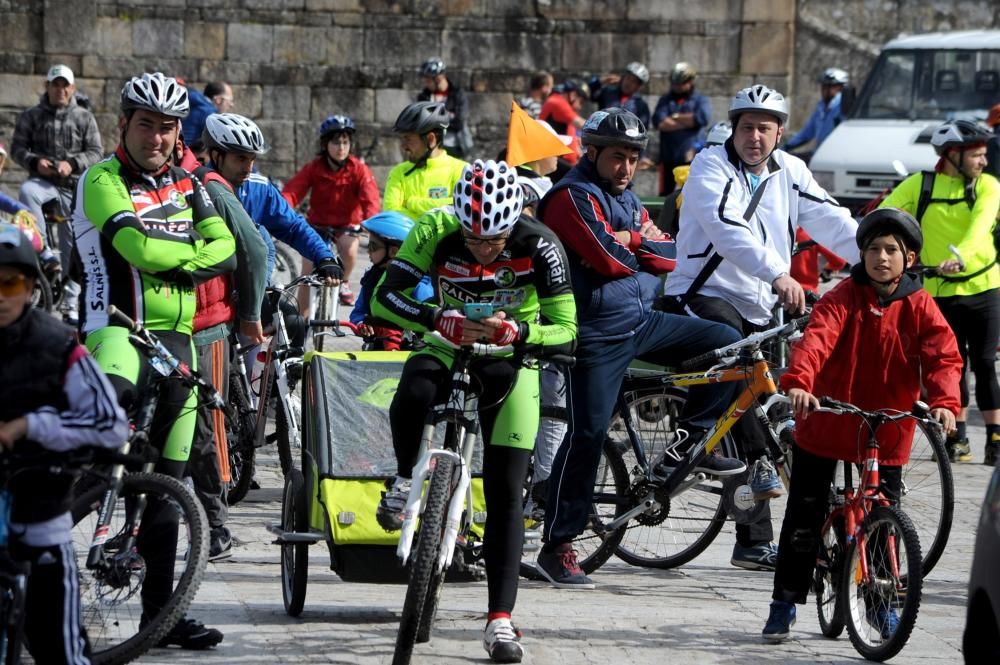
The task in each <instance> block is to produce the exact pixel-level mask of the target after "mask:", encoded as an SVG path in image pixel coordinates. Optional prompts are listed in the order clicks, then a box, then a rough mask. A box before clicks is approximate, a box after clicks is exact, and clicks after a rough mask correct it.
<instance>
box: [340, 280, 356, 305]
mask: <svg viewBox="0 0 1000 665" xmlns="http://www.w3.org/2000/svg"><path fill="white" fill-rule="evenodd" d="M340 304H341V305H344V306H345V307H353V306H354V292H353V291H351V287H350V286H349V285H348V284H347V282H343V283H341V285H340Z"/></svg>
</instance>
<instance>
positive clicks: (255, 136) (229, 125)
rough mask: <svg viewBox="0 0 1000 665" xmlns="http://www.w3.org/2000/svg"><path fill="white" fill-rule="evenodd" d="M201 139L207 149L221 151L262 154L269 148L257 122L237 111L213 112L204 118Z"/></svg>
mask: <svg viewBox="0 0 1000 665" xmlns="http://www.w3.org/2000/svg"><path fill="white" fill-rule="evenodd" d="M201 140H202V141H204V142H205V145H206V146H207V147H208V148H209V149H216V150H222V151H223V152H247V153H251V154H254V155H263V154H265V153H266V152H267V151H268V150H270V149H271V146H269V145H267V143H266V142H265V141H264V135H263V134H262V133H261V131H260V127H258V126H257V123H255V122H254V121H253V120H251V119H250V118H247V117H244V116H242V115H239V114H237V113H213V114H212V115H210V116H208V117H207V118H205V131H204V133H203V134H202V138H201Z"/></svg>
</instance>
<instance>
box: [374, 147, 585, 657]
mask: <svg viewBox="0 0 1000 665" xmlns="http://www.w3.org/2000/svg"><path fill="white" fill-rule="evenodd" d="M522 196H523V195H522V191H521V187H520V185H518V183H517V176H516V173H515V171H514V169H513V168H511V167H509V166H507V164H506V163H504V162H493V161H487V162H483V161H481V160H477V161H476V162H475V163H474V164H472V165H470V166H467V167H466V168H465V170H464V172H463V174H462V178H461V180H460V181H459V183H458V184H457V185H456V186H455V190H454V207H452V206H447V207H441V208H437V209H435V210H432V211H431V212H429V213H427V214H425V215H423V216H422V217H420V218H419V219H418V220H417V223H416V226H414V228H413V230H412V231H411V232H410V233H409V235H407V237H406V240H405V241H404V242H403V246H402V248H401V249H400V250H399V253H398V254H397V255H396V257H395V258H394V259H393V260H392V262H391V263H390V264H389V267H388V268H387V270H386V273H385V276H384V277H383V278H382V281H381V282H380V283H379V285H378V286H377V287H376V291H375V297H374V299H373V300H372V314H374V315H375V316H376V317H379V318H381V319H385V320H387V321H390V322H392V323H393V324H396V325H399V326H401V327H403V328H406V329H410V330H414V331H418V332H427V331H435V330H436V331H437V332H439V333H440V334H441V335H442V336H443V337H444V338H446V339H447V340H448V341H449V342H451V343H452V344H453V345H455V346H464V345H469V344H472V343H473V342H490V343H492V344H499V345H507V344H512V345H513V346H514V347H515V348H521V349H525V348H526V349H534V350H541V349H543V348H544V350H546V351H548V352H552V353H563V354H569V353H572V352H573V349H574V346H575V340H576V307H575V305H574V300H573V292H572V288H571V286H570V282H569V267H568V265H567V262H566V254H565V252H564V251H563V248H562V245H560V244H559V241H558V240H557V239H556V237H555V236H554V235H553V234H552V232H551V231H549V230H548V229H547V228H545V227H544V226H542V225H541V224H539V223H538V222H536V221H534V220H533V219H531V218H528V217H522V216H521V207H522ZM424 275H431V276H432V278H433V280H434V289H435V297H434V298H433V299H432V300H431V301H428V302H418V301H417V300H415V299H414V298H413V297H412V295H411V289H413V288H414V287H416V286H417V284H418V283H419V282H420V280H421V279H422V278H423V276H424ZM469 303H483V304H488V306H491V310H492V312H493V314H491V315H489V316H486V317H485V318H482V319H479V320H475V319H473V318H469V317H467V316H466V315H465V313H464V306H465V305H466V304H469ZM425 341H427V343H428V344H427V347H426V348H425V349H424V350H422V351H420V352H417V353H415V354H412V355H411V356H410V357H409V359H408V360H407V361H406V364H405V365H404V367H403V373H402V376H401V377H400V380H399V387H398V389H397V391H396V395H395V397H394V398H393V401H392V406H391V407H390V410H389V417H390V421H391V425H392V439H393V447H394V449H395V451H396V462H397V466H398V468H397V472H396V473H397V478H396V479H395V481H394V482H393V484H392V486H391V487H390V488H389V489H388V491H387V492H386V493H385V494H384V496H383V499H382V502H381V503H380V504H379V507H378V511H377V513H376V517H377V519H378V522H379V524H381V525H382V526H383V528H385V529H386V530H390V531H391V530H395V529H399V528H400V525H401V524H402V521H403V518H402V511H403V508H404V506H405V504H406V499H407V496H408V494H409V485H410V477H411V471H412V469H413V465H414V463H415V462H416V460H417V456H418V454H419V448H420V437H421V431H422V428H423V420H422V418H421V415H422V414H426V413H427V412H428V410H429V409H430V408H431V406H432V405H433V404H434V403H435V401H436V399H443V398H444V397H445V396H446V395H447V391H446V392H445V393H444V394H442V392H441V390H440V387H441V386H447V385H448V381H449V379H450V376H451V370H450V367H451V364H452V361H453V359H454V354H455V351H454V349H453V347H452V346H446V345H445V344H444V343H442V342H440V341H439V340H437V339H436V338H434V337H429V336H428V337H425ZM512 360H513V359H512V357H511V356H493V357H489V358H482V359H477V361H476V362H475V363H474V364H473V365H472V366H471V368H470V371H471V373H472V375H473V384H474V385H480V386H482V394H481V395H480V398H479V404H480V410H479V418H480V424H481V431H482V435H483V440H484V443H485V446H484V453H483V485H484V487H485V490H486V511H487V514H488V515H489V518H488V520H487V522H486V533H485V535H484V538H483V555H484V559H485V562H486V579H487V586H488V589H489V591H488V596H489V607H488V615H487V625H486V630H485V634H484V637H483V646H484V647H485V648H486V650H487V652H488V653H489V654H490V658H491V659H493V660H494V661H495V662H503V663H516V662H520V661H521V657H522V654H523V650H522V647H521V644H520V642H519V641H518V633H517V630H516V629H515V628H514V627H513V625H512V624H511V620H510V616H511V612H512V610H513V609H514V601H515V598H516V596H517V582H518V569H519V562H520V559H521V547H522V544H523V539H524V520H523V517H522V515H521V492H522V489H523V483H524V478H525V476H526V474H527V470H528V461H529V458H530V457H531V449H532V447H533V446H534V443H535V432H536V430H537V429H538V413H539V406H538V369H537V365H536V366H532V367H525V366H523V364H521V363H518V362H512Z"/></svg>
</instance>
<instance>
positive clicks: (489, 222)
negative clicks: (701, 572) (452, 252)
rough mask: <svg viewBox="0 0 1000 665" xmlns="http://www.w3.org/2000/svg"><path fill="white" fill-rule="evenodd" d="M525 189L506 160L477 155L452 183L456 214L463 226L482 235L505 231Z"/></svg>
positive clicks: (514, 219) (516, 213)
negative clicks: (501, 160)
mask: <svg viewBox="0 0 1000 665" xmlns="http://www.w3.org/2000/svg"><path fill="white" fill-rule="evenodd" d="M523 201H524V193H523V192H522V191H521V186H520V185H519V184H518V182H517V173H516V172H515V171H514V169H512V168H511V167H509V166H507V163H506V162H494V161H493V160H492V159H491V160H489V161H486V162H484V161H483V160H481V159H477V160H476V161H475V162H474V163H472V164H469V165H467V166H466V167H465V168H464V169H463V170H462V177H461V179H459V181H458V184H457V185H455V196H454V202H455V215H456V216H457V217H458V221H459V222H461V224H462V228H464V229H465V230H466V231H468V232H469V233H472V234H473V235H477V236H482V237H487V238H488V237H491V236H498V235H501V234H503V233H506V232H507V231H509V230H510V229H511V228H513V226H514V224H516V223H517V219H518V217H520V215H521V207H522V205H523Z"/></svg>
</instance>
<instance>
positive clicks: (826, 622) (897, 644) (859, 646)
mask: <svg viewBox="0 0 1000 665" xmlns="http://www.w3.org/2000/svg"><path fill="white" fill-rule="evenodd" d="M815 412H825V413H834V414H838V415H855V416H858V417H860V418H861V419H862V420H863V421H864V422H865V423H866V424H867V429H868V431H869V436H868V442H867V445H866V448H865V459H864V461H863V462H862V463H861V464H860V465H858V467H859V468H860V471H859V478H858V485H857V487H855V485H854V482H853V478H852V475H853V471H854V469H855V465H854V464H851V463H850V462H844V465H843V469H844V470H843V483H844V484H843V486H842V487H837V488H836V489H833V488H831V498H832V500H831V504H830V505H831V510H830V511H829V513H828V514H827V517H826V520H825V521H824V523H823V528H822V531H821V532H820V548H819V550H820V551H819V553H818V554H817V560H816V572H815V575H814V579H813V590H814V591H815V592H816V610H817V613H818V614H819V624H820V630H821V631H822V632H823V634H824V635H826V636H827V637H837V636H839V635H840V633H841V632H842V631H843V630H844V627H845V626H846V627H847V632H848V635H849V636H850V639H851V644H853V645H854V648H855V649H856V650H857V651H858V653H860V654H861V655H862V656H864V657H865V658H867V659H868V660H876V661H883V660H887V659H889V658H892V657H893V656H895V655H896V654H897V653H899V651H900V649H902V648H903V647H904V646H905V645H906V642H907V640H908V639H909V637H910V633H911V632H912V631H913V626H914V624H915V622H916V620H917V612H918V611H919V609H920V600H921V591H922V587H923V573H922V571H921V564H920V562H921V555H920V537H919V536H918V535H917V530H916V528H915V527H914V526H913V523H912V522H911V521H910V518H909V516H908V515H907V513H906V512H904V511H903V509H902V507H901V505H894V504H893V503H892V502H891V501H890V500H889V499H888V498H887V497H886V496H885V495H884V494H883V493H882V491H881V488H880V486H879V444H878V439H877V438H876V432H877V431H878V428H879V427H881V426H882V425H885V424H887V423H894V422H897V421H900V420H904V419H907V418H912V419H914V420H916V421H917V422H926V421H930V420H932V419H931V418H930V409H929V408H928V407H927V405H926V404H924V403H922V402H917V403H916V404H914V406H913V410H912V411H909V412H903V411H895V410H889V409H883V410H878V411H865V410H862V409H859V408H858V407H856V406H854V405H852V404H848V403H846V402H839V401H837V400H833V399H830V398H828V397H824V398H820V408H819V409H816V410H815Z"/></svg>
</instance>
